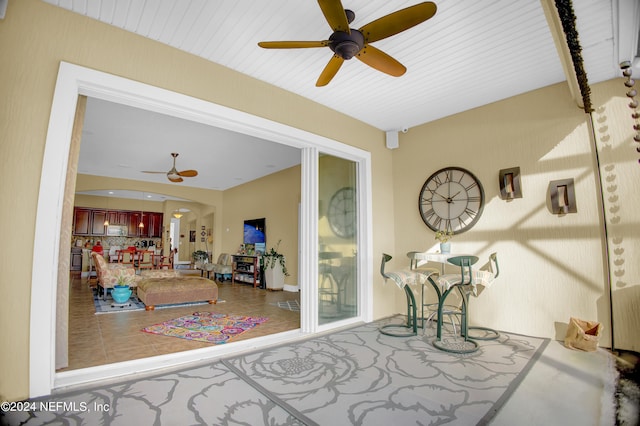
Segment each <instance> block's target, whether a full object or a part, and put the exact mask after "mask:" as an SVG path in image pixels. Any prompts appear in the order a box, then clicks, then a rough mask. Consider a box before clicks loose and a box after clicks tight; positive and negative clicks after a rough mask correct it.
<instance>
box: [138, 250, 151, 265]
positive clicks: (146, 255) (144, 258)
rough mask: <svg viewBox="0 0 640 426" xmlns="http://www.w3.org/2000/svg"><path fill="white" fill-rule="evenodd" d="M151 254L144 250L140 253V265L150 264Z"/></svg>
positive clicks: (149, 251)
mask: <svg viewBox="0 0 640 426" xmlns="http://www.w3.org/2000/svg"><path fill="white" fill-rule="evenodd" d="M152 254H153V252H152V251H151V250H145V251H143V252H142V259H140V262H141V263H151V260H152V257H151V255H152Z"/></svg>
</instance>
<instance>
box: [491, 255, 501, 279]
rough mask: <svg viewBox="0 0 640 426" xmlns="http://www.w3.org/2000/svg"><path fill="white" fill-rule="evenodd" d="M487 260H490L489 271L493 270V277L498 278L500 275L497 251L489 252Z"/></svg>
mask: <svg viewBox="0 0 640 426" xmlns="http://www.w3.org/2000/svg"><path fill="white" fill-rule="evenodd" d="M489 261H490V262H491V271H492V272H493V278H498V275H500V267H499V266H498V253H491V254H490V255H489Z"/></svg>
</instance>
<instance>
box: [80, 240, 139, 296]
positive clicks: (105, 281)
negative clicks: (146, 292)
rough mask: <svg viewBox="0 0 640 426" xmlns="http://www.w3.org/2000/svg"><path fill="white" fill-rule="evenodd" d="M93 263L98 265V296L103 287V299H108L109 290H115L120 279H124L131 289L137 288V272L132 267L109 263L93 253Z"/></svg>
mask: <svg viewBox="0 0 640 426" xmlns="http://www.w3.org/2000/svg"><path fill="white" fill-rule="evenodd" d="M91 256H92V257H93V263H94V264H95V265H96V271H97V272H98V294H100V293H99V291H100V288H101V287H102V298H103V299H106V298H107V289H109V288H113V287H114V286H115V285H116V284H118V279H120V278H122V279H123V280H124V281H125V282H126V283H127V285H129V287H136V286H137V283H138V276H137V275H136V270H135V269H134V268H133V266H131V265H124V264H121V263H107V262H106V261H105V260H104V257H103V256H102V255H101V254H98V253H95V252H93V253H91Z"/></svg>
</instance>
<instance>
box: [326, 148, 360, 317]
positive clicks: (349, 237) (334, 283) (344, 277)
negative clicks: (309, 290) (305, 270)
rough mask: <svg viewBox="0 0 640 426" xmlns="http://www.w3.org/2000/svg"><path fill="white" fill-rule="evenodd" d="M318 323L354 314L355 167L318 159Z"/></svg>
mask: <svg viewBox="0 0 640 426" xmlns="http://www.w3.org/2000/svg"><path fill="white" fill-rule="evenodd" d="M318 173H319V179H318V213H319V215H318V218H319V221H318V324H320V325H323V324H327V323H330V322H334V321H339V320H344V319H347V318H353V317H355V316H357V315H358V286H357V283H358V277H357V270H358V268H357V254H358V202H357V200H358V197H357V187H358V185H357V164H356V163H355V162H354V161H351V160H346V159H343V158H339V157H335V156H332V155H327V154H321V155H320V156H319V158H318Z"/></svg>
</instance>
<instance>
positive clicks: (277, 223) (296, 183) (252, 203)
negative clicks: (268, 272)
mask: <svg viewBox="0 0 640 426" xmlns="http://www.w3.org/2000/svg"><path fill="white" fill-rule="evenodd" d="M300 176H301V168H300V166H295V167H290V168H288V169H285V170H282V171H280V172H277V173H273V174H271V175H269V176H266V177H264V178H262V179H259V180H257V181H254V182H249V183H246V184H244V185H239V186H237V187H235V188H231V189H228V190H226V191H225V192H224V212H223V215H222V240H223V244H222V253H231V254H234V253H237V252H238V249H239V248H240V245H241V244H242V241H243V237H244V221H245V220H247V219H259V218H262V217H264V218H265V219H266V221H265V228H266V241H267V251H269V250H270V249H271V248H272V247H273V248H275V247H276V245H277V244H278V241H280V246H279V247H278V252H280V253H282V254H284V256H285V258H286V262H287V270H288V272H289V274H290V275H289V276H288V277H285V280H284V281H285V283H286V284H289V285H293V286H295V285H298V284H299V283H298V206H299V204H300V189H301V180H300Z"/></svg>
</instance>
